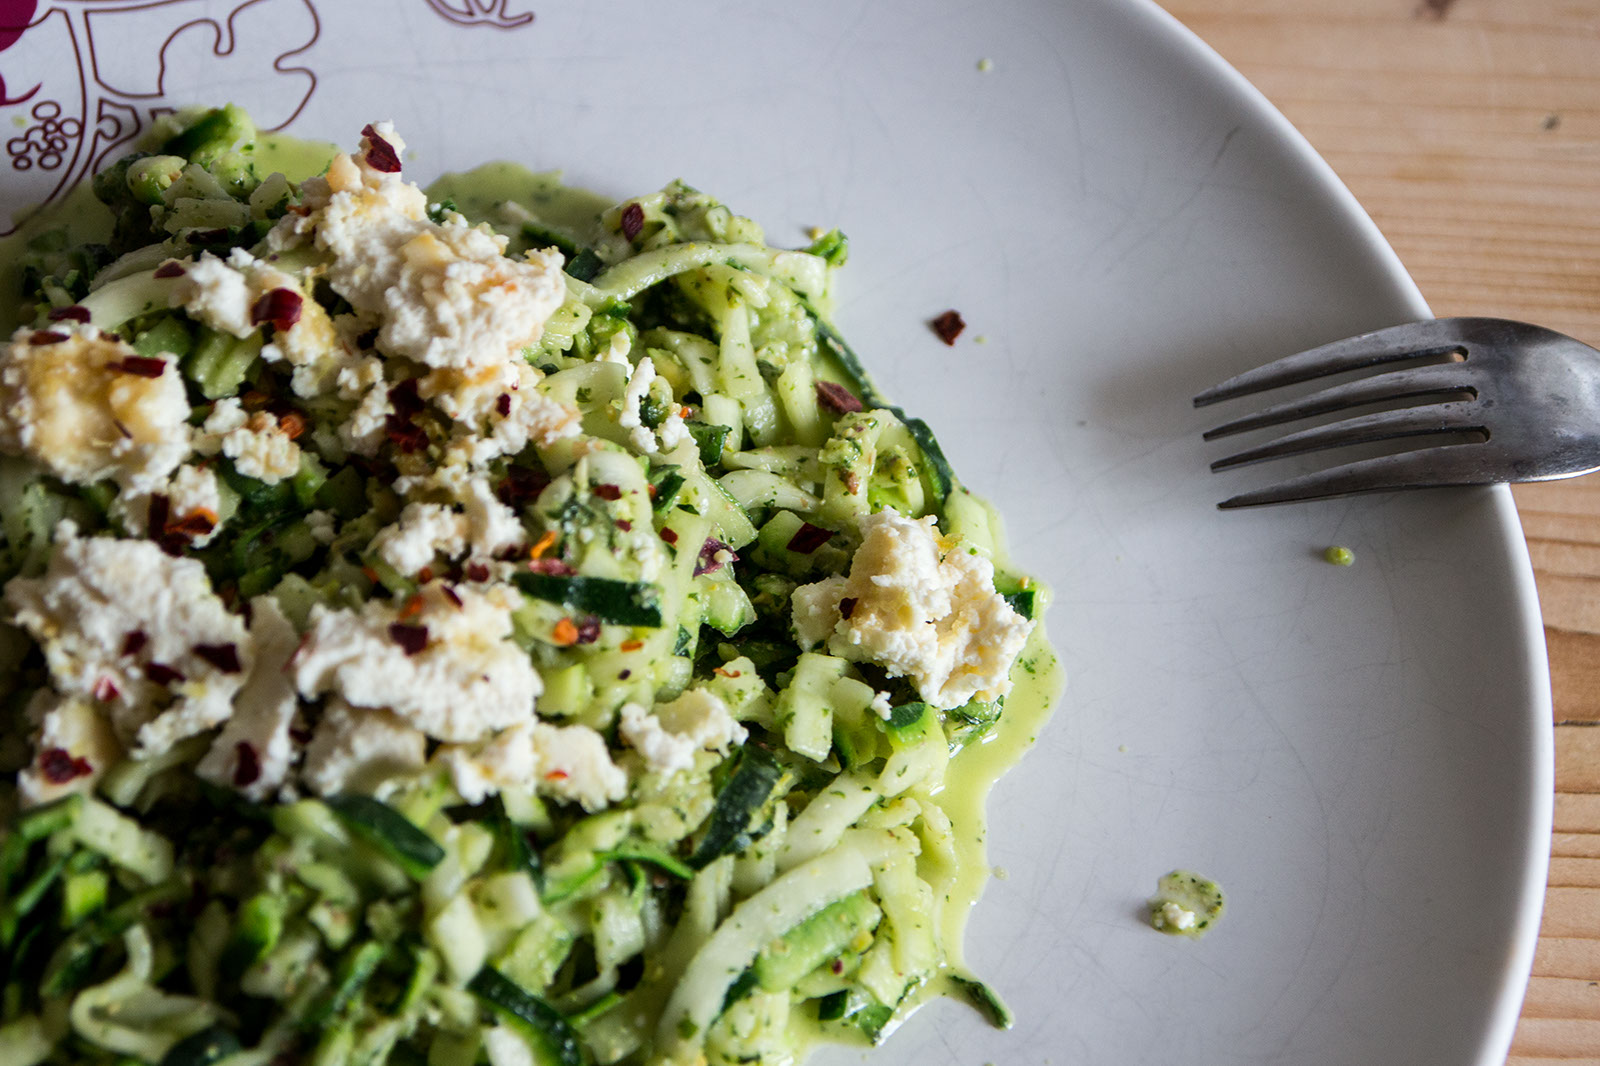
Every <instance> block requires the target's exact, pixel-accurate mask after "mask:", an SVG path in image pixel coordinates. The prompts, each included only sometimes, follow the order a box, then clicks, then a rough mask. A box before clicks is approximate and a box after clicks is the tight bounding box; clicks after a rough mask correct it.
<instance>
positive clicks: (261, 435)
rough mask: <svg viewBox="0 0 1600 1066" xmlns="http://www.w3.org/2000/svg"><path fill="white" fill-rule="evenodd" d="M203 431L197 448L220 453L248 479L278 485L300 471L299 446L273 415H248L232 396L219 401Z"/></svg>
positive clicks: (261, 412)
mask: <svg viewBox="0 0 1600 1066" xmlns="http://www.w3.org/2000/svg"><path fill="white" fill-rule="evenodd" d="M200 430H201V434H202V437H201V439H200V440H199V441H197V442H196V446H197V447H198V449H199V450H200V451H202V452H206V453H208V454H211V453H215V452H217V451H221V452H222V454H223V455H226V456H227V457H228V458H229V459H232V460H233V467H234V469H235V470H237V471H239V473H241V474H243V475H244V476H245V477H253V478H259V479H260V480H262V481H264V482H266V483H267V484H268V485H275V484H277V483H278V482H280V481H282V480H283V479H284V478H286V477H293V476H294V474H295V473H296V472H298V471H299V469H300V446H299V445H298V444H296V443H295V442H294V438H293V437H291V436H289V434H288V433H287V432H285V430H284V428H283V426H281V425H280V424H279V423H278V420H277V419H276V418H274V417H273V416H272V413H271V412H269V411H257V412H256V413H255V414H246V413H245V411H244V408H242V407H241V406H240V405H239V401H238V400H236V399H234V398H233V397H231V396H229V397H227V398H225V399H221V400H218V401H217V402H216V404H215V405H214V406H213V407H212V409H211V414H210V415H208V416H207V417H206V420H205V422H204V424H202V425H201V427H200Z"/></svg>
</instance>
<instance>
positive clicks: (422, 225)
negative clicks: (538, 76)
mask: <svg viewBox="0 0 1600 1066" xmlns="http://www.w3.org/2000/svg"><path fill="white" fill-rule="evenodd" d="M374 131H375V132H376V133H377V134H378V136H380V137H382V138H383V139H384V140H386V141H388V142H389V144H390V145H391V146H392V147H394V148H395V151H396V152H399V151H400V150H401V148H400V146H401V145H403V144H404V142H403V141H401V140H400V138H399V137H398V135H396V134H395V132H394V128H393V127H392V126H391V125H389V124H388V123H379V124H377V126H375V128H374ZM371 148H372V141H371V138H364V139H363V144H362V151H361V153H360V155H359V156H358V157H357V158H355V159H352V158H351V157H350V156H347V155H343V154H340V155H339V156H336V157H335V159H334V161H333V163H332V164H331V165H330V166H329V168H328V174H327V177H326V178H324V179H312V180H311V181H308V182H307V183H306V184H305V186H304V189H305V203H306V205H307V206H308V207H310V208H311V211H310V212H309V214H307V215H306V216H305V217H303V218H295V219H287V218H286V219H285V220H284V222H283V223H280V226H281V227H283V229H282V232H279V231H275V237H274V243H275V244H277V245H279V246H282V245H283V244H284V243H286V242H288V241H290V240H293V239H296V238H302V237H304V236H305V235H307V234H310V235H313V239H314V240H315V243H316V246H317V247H318V248H320V249H322V250H323V251H326V252H328V253H329V255H330V256H331V257H332V262H331V263H330V264H329V266H328V272H327V276H328V281H329V283H330V284H331V285H332V286H333V289H334V291H335V292H337V293H339V294H340V295H341V296H343V297H345V299H347V300H349V301H350V304H351V306H353V307H354V308H356V309H357V310H358V311H361V312H363V313H366V314H369V315H372V316H374V317H375V318H376V319H377V320H378V322H379V333H378V340H377V344H378V347H379V348H380V349H381V350H383V351H384V352H386V353H388V354H390V355H401V356H405V357H407V358H409V359H414V360H416V361H417V362H419V363H423V364H426V365H428V366H431V367H466V366H473V365H489V364H495V363H503V362H505V361H507V360H509V359H511V358H513V357H514V356H515V354H516V353H517V352H519V351H520V350H521V349H522V348H524V347H527V346H528V345H531V344H534V343H536V342H537V341H538V340H539V336H540V334H541V333H542V332H543V330H544V323H545V322H546V320H548V319H549V317H550V316H551V315H552V314H553V313H555V311H556V309H557V308H559V307H560V306H561V304H562V302H563V301H564V300H565V299H566V281H565V277H566V276H565V274H563V273H562V270H561V266H562V258H561V255H560V253H558V252H555V251H554V250H548V251H537V250H530V251H529V252H528V253H527V255H526V257H525V258H524V259H523V260H514V259H511V258H509V257H507V256H506V255H505V248H506V239H505V238H504V237H503V236H501V235H499V234H497V233H495V232H494V231H493V230H492V229H490V228H489V227H487V226H482V227H478V226H468V225H465V224H464V223H463V222H462V221H461V220H460V219H459V218H457V219H447V220H446V221H445V222H444V223H443V224H438V223H434V222H431V221H429V220H428V218H427V200H426V197H425V196H424V195H423V194H422V191H421V190H420V189H418V188H417V186H415V185H413V184H411V183H409V182H407V181H405V180H404V179H403V178H402V177H401V176H400V174H399V173H386V172H382V171H378V170H375V169H374V168H372V167H371V166H369V165H368V164H367V161H366V159H367V153H368V151H370V149H371Z"/></svg>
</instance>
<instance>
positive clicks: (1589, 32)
mask: <svg viewBox="0 0 1600 1066" xmlns="http://www.w3.org/2000/svg"><path fill="white" fill-rule="evenodd" d="M1166 6H1167V8H1168V10H1169V11H1171V12H1172V13H1173V14H1174V15H1176V16H1177V17H1178V18H1179V19H1181V20H1182V21H1183V22H1184V23H1186V24H1187V25H1188V26H1189V27H1190V28H1191V29H1193V30H1194V31H1195V32H1196V33H1198V34H1199V35H1200V36H1201V37H1202V38H1204V39H1205V40H1206V41H1207V42H1208V43H1210V44H1211V45H1212V47H1214V48H1216V49H1217V50H1218V51H1219V52H1220V53H1221V54H1222V55H1223V57H1224V58H1226V59H1227V60H1228V61H1229V62H1231V63H1233V65H1234V66H1236V67H1238V68H1239V70H1240V71H1242V72H1243V73H1244V75H1245V76H1246V77H1248V78H1249V79H1250V80H1251V81H1252V82H1254V83H1255V84H1256V85H1257V86H1258V87H1259V88H1260V89H1261V90H1262V92H1264V93H1265V94H1266V95H1267V97H1268V98H1269V99H1270V100H1271V101H1272V102H1273V103H1274V104H1276V105H1277V106H1278V108H1279V109H1280V110H1282V111H1283V112H1284V114H1285V115H1287V116H1288V117H1289V120H1290V121H1291V122H1293V123H1294V124H1295V125H1296V126H1297V127H1298V128H1299V129H1300V130H1301V132H1303V133H1304V134H1305V135H1306V137H1307V139H1309V140H1310V141H1311V143H1312V145H1313V146H1314V147H1315V148H1316V149H1317V150H1318V151H1320V152H1321V153H1322V155H1323V156H1324V157H1325V158H1326V159H1327V160H1328V161H1329V162H1330V163H1331V164H1332V165H1333V168H1334V170H1336V171H1337V172H1338V173H1339V175H1340V177H1342V178H1343V179H1344V181H1345V182H1346V184H1348V185H1349V186H1350V189H1351V191H1353V192H1354V193H1355V195H1356V198H1357V199H1358V200H1360V201H1361V203H1362V204H1363V205H1364V206H1365V207H1366V209H1367V211H1368V212H1369V213H1371V215H1372V217H1373V218H1374V219H1375V220H1376V221H1377V223H1378V226H1379V228H1380V229H1382V230H1383V232H1384V235H1385V236H1387V237H1388V238H1389V241H1390V243H1391V244H1393V245H1394V248H1395V250H1396V251H1397V252H1398V253H1399V255H1400V258H1401V259H1402V260H1403V261H1404V262H1405V264H1406V266H1407V267H1408V268H1409V269H1410V270H1411V273H1412V275H1413V276H1414V277H1415V278H1416V280H1417V284H1418V285H1419V286H1420V287H1421V289H1422V292H1423V295H1424V296H1425V297H1427V299H1428V302H1429V304H1430V305H1431V306H1432V307H1433V310H1434V312H1435V313H1437V314H1439V315H1454V314H1478V315H1496V316H1501V317H1506V318H1521V319H1527V320H1529V321H1534V322H1539V323H1542V324H1544V325H1547V326H1550V327H1552V328H1555V329H1559V330H1561V331H1563V332H1565V333H1570V334H1572V335H1573V336H1575V337H1578V338H1579V339H1580V340H1584V341H1587V342H1588V343H1590V344H1594V345H1597V346H1600V0H1340V2H1338V3H1326V4H1313V3H1310V2H1308V0H1166ZM1515 495H1516V499H1517V506H1518V509H1519V511H1520V513H1521V515H1522V521H1523V529H1524V532H1525V533H1526V535H1527V537H1528V547H1529V553H1530V555H1531V557H1532V559H1533V563H1534V571H1535V576H1536V578H1537V581H1538V585H1539V596H1540V603H1541V608H1542V611H1543V614H1544V621H1545V636H1546V639H1547V641H1548V644H1549V649H1550V675H1551V688H1552V691H1553V693H1554V698H1555V721H1556V793H1557V794H1556V826H1555V835H1554V839H1553V841H1552V848H1551V877H1550V887H1549V889H1548V894H1547V901H1546V909H1545V919H1544V925H1543V929H1542V935H1541V937H1540V940H1539V947H1538V951H1537V953H1536V955H1535V958H1534V967H1533V979H1532V980H1531V982H1530V983H1529V986H1528V994H1527V998H1526V1000H1525V1002H1524V1007H1523V1013H1522V1020H1521V1022H1520V1024H1519V1025H1518V1028H1517V1034H1516V1039H1515V1042H1514V1043H1513V1045H1512V1049H1511V1057H1510V1059H1509V1060H1508V1062H1509V1063H1510V1064H1512V1066H1556V1064H1558V1063H1559V1064H1561V1066H1573V1064H1575V1063H1588V1064H1590V1066H1600V475H1591V476H1589V477H1587V478H1580V479H1577V480H1575V481H1567V482H1560V483H1554V484H1546V485H1528V486H1518V487H1517V489H1516V490H1515Z"/></svg>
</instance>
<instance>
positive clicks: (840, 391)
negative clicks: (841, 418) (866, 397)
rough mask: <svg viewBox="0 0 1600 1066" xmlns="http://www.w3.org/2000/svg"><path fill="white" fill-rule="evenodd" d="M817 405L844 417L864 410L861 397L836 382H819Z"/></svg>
mask: <svg viewBox="0 0 1600 1066" xmlns="http://www.w3.org/2000/svg"><path fill="white" fill-rule="evenodd" d="M817 403H819V404H821V405H822V406H823V407H826V408H828V409H829V410H830V411H837V412H839V413H840V414H842V415H847V414H850V413H851V412H852V411H859V410H861V409H862V404H861V399H860V397H858V396H857V395H856V394H855V393H853V392H851V391H850V390H849V389H847V388H845V387H844V386H843V385H840V384H839V383H838V382H836V381H819V382H817Z"/></svg>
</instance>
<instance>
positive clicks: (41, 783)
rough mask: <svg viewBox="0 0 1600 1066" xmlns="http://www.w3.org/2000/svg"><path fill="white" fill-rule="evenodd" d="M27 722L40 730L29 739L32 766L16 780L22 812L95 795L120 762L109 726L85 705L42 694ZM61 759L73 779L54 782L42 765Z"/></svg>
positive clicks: (119, 751)
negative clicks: (99, 783)
mask: <svg viewBox="0 0 1600 1066" xmlns="http://www.w3.org/2000/svg"><path fill="white" fill-rule="evenodd" d="M28 716H29V717H30V718H31V719H33V721H34V722H35V723H36V725H37V727H38V728H37V729H36V731H35V732H34V737H33V750H34V752H35V757H34V760H33V761H32V762H30V763H29V764H28V765H27V766H25V767H23V768H22V770H21V771H19V772H18V774H17V795H18V797H19V798H20V799H21V800H22V804H23V806H25V807H33V806H37V805H38V804H41V803H49V802H50V801H51V800H55V799H60V798H61V797H62V796H65V795H68V794H70V793H73V792H84V793H87V792H91V791H93V789H94V783H95V782H96V781H98V780H99V779H100V778H101V776H103V775H104V774H105V772H106V770H107V769H109V768H110V767H111V766H112V765H113V764H114V763H116V762H117V760H119V759H121V758H122V745H121V744H120V743H118V742H117V736H116V733H115V732H113V731H112V729H111V723H110V722H109V721H107V720H106V717H105V716H104V715H103V714H101V713H100V712H99V711H98V710H96V709H95V708H94V706H92V705H91V704H90V703H89V702H88V701H87V700H83V699H80V698H78V697H76V696H67V697H62V696H57V695H56V694H54V693H51V692H40V693H37V694H35V696H34V698H33V700H32V701H31V702H30V703H29V705H28ZM63 753H64V754H65V758H66V761H67V762H68V763H69V764H70V765H71V766H72V769H71V770H70V771H69V772H70V773H71V774H72V776H71V777H68V778H67V779H66V780H55V779H53V777H52V775H51V774H50V773H49V772H48V771H47V770H46V769H45V761H46V760H47V759H57V760H58V759H61V758H62V755H63ZM79 760H82V761H81V762H80V761H79Z"/></svg>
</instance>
